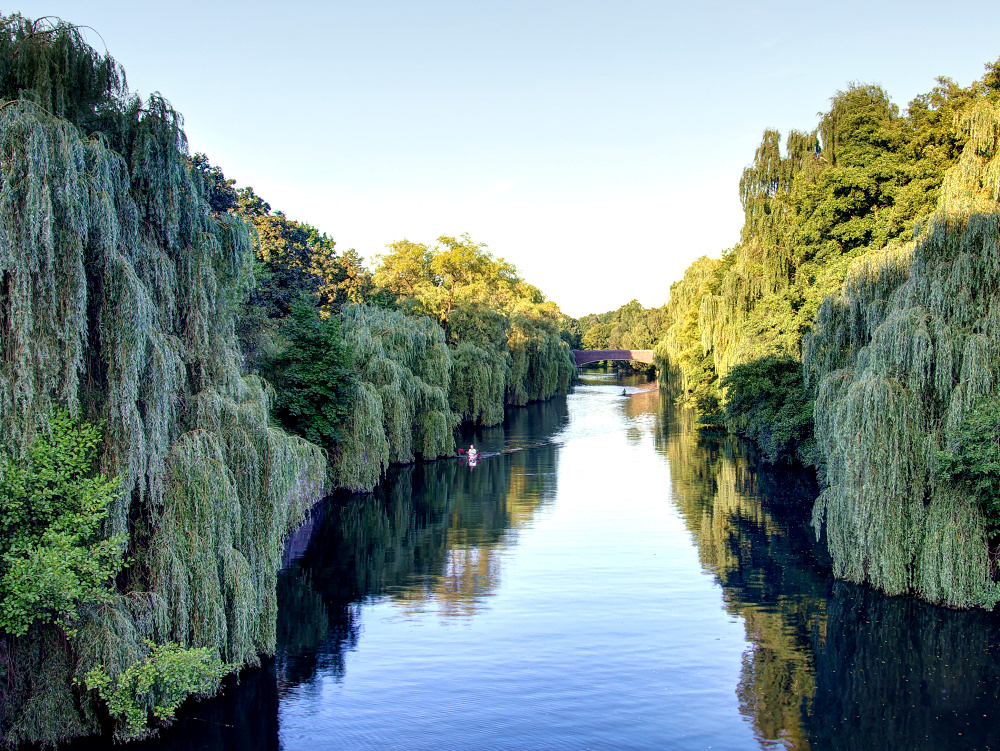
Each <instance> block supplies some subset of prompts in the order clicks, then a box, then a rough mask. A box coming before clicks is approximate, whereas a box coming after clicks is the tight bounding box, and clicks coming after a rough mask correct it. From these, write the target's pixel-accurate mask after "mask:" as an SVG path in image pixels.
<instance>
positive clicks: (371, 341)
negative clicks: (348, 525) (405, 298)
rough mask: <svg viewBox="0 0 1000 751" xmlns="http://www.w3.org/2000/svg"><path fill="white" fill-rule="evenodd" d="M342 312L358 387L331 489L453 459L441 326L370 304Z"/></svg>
mask: <svg viewBox="0 0 1000 751" xmlns="http://www.w3.org/2000/svg"><path fill="white" fill-rule="evenodd" d="M341 314H342V317H343V324H342V326H343V332H344V340H345V342H346V343H347V344H348V346H350V347H351V350H352V352H353V353H354V355H353V356H354V365H355V370H357V371H358V373H359V375H358V380H359V387H358V395H357V398H356V400H355V403H354V406H353V409H352V412H351V415H350V416H349V417H348V419H347V426H346V428H345V430H344V438H343V440H342V441H341V442H340V445H339V448H338V452H337V456H336V457H335V460H334V479H335V482H336V484H337V485H338V486H339V487H343V488H348V489H350V490H356V491H360V490H371V489H372V488H374V487H375V485H376V483H378V481H379V480H380V479H381V477H382V475H383V473H384V472H385V468H386V467H387V466H388V465H389V464H390V463H403V464H405V463H409V462H412V461H413V460H414V459H416V458H418V457H419V458H423V459H436V458H437V457H439V456H445V455H448V454H452V453H454V451H455V439H454V437H453V436H452V429H453V428H454V426H455V424H456V423H457V419H456V416H455V415H454V413H453V412H452V410H451V407H450V405H449V402H448V391H449V388H450V387H451V367H452V363H451V354H450V353H449V351H448V346H447V344H445V339H444V331H443V330H442V329H441V327H440V326H439V325H438V324H437V323H435V322H434V321H432V320H431V319H430V318H428V317H426V316H407V315H405V314H403V313H401V312H399V311H393V310H386V309H384V308H378V307H374V306H371V305H347V306H344V308H343V309H342V311H341Z"/></svg>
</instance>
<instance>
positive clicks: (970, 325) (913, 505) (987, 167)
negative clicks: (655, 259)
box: [656, 61, 1000, 607]
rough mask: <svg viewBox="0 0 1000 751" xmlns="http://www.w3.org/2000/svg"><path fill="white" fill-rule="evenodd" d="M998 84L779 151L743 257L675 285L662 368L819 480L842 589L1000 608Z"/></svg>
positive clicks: (848, 120)
mask: <svg viewBox="0 0 1000 751" xmlns="http://www.w3.org/2000/svg"><path fill="white" fill-rule="evenodd" d="M998 71H1000V61H998V62H997V63H993V64H991V65H988V66H987V75H986V77H985V78H984V79H983V80H982V81H980V82H976V83H974V84H972V85H971V86H969V87H967V88H962V87H959V86H958V85H957V84H955V83H954V82H953V81H950V80H949V79H945V78H942V79H939V80H938V85H937V86H936V87H935V88H934V89H933V90H932V91H931V92H930V93H928V94H926V95H924V96H920V97H917V98H916V99H915V100H914V101H913V102H911V103H910V105H909V108H908V109H907V111H906V112H905V113H900V112H899V110H898V109H897V108H896V107H895V105H893V104H892V103H891V101H890V100H889V98H888V96H887V95H886V94H885V92H884V91H882V90H881V89H880V88H878V87H875V86H866V85H853V86H851V87H850V88H849V89H848V90H847V91H844V92H840V93H838V94H837V96H836V97H834V99H833V100H832V101H831V107H830V110H829V111H828V112H826V113H824V114H823V115H821V118H820V122H819V124H818V126H817V128H816V130H815V131H813V132H810V133H801V132H795V131H793V132H792V133H790V134H789V135H788V137H787V139H786V140H785V147H784V149H781V148H780V138H779V135H778V133H777V132H775V131H767V132H766V133H765V134H764V138H763V140H762V142H761V145H760V147H759V148H758V149H757V152H756V154H755V157H754V161H753V163H752V164H751V165H750V166H749V167H747V169H746V170H745V171H744V174H743V179H742V181H741V183H740V197H741V200H742V203H743V208H744V213H745V222H744V226H743V231H742V235H741V238H740V243H739V244H738V245H737V246H736V247H734V248H733V249H731V250H729V251H726V252H725V253H724V254H723V256H722V258H721V259H718V260H713V259H699V260H698V261H697V262H695V263H694V264H693V265H692V266H691V267H690V268H689V269H688V272H687V273H686V274H685V277H684V279H683V280H681V281H680V282H677V283H675V285H674V286H673V287H672V288H671V299H670V302H669V303H668V305H667V317H668V329H667V333H666V336H664V338H663V339H662V340H661V341H660V343H659V344H658V345H657V348H656V352H657V361H658V366H659V368H660V373H661V379H662V381H663V383H664V385H665V386H666V387H667V388H669V389H671V390H672V391H673V392H674V393H675V394H676V395H677V396H678V398H680V399H682V400H685V401H689V402H693V403H695V404H696V405H697V406H698V407H699V408H700V409H701V410H702V411H703V412H710V411H713V410H714V409H715V408H716V405H717V403H718V402H719V400H721V401H722V403H723V404H724V406H725V414H726V416H727V423H728V425H729V427H730V428H731V429H733V430H735V431H737V432H739V433H742V434H744V435H747V436H749V437H752V438H754V439H755V440H757V441H758V443H759V445H760V446H761V448H762V449H763V451H764V454H765V457H766V458H768V459H776V458H779V457H781V456H782V455H784V456H789V455H791V454H795V455H796V456H797V458H798V459H799V460H801V461H807V462H813V463H815V464H816V465H817V468H818V470H819V472H820V476H821V477H822V478H823V479H824V480H825V483H826V487H825V489H824V491H823V493H822V494H821V496H820V498H819V500H818V502H817V504H816V507H815V509H814V522H815V525H816V528H817V531H820V530H821V529H822V530H825V533H826V538H827V541H828V544H829V548H830V551H831V554H832V556H833V565H834V571H835V573H836V574H837V575H838V576H841V577H843V578H847V579H850V580H853V581H858V582H868V583H871V584H873V585H875V586H877V587H879V588H881V589H883V590H885V591H887V592H890V593H907V592H911V593H915V594H918V595H919V596H921V597H923V598H925V599H927V600H930V601H933V602H939V603H944V604H948V605H952V606H959V607H968V606H972V605H976V604H983V605H990V604H992V603H993V602H995V601H996V599H997V596H998V590H997V586H996V584H995V583H994V582H993V581H992V575H991V570H990V564H989V559H990V555H991V554H990V549H989V540H988V537H989V535H990V534H991V531H990V530H991V529H992V527H991V524H992V522H991V521H990V519H989V516H985V517H984V513H983V510H984V509H986V510H987V511H989V505H988V503H984V502H983V498H982V495H983V494H984V493H985V492H986V491H985V486H980V485H979V484H978V483H985V485H988V484H989V477H990V475H989V470H988V461H987V459H986V457H985V456H976V457H973V456H972V455H971V454H970V453H969V451H968V446H969V443H968V439H969V436H970V435H971V433H970V431H973V432H974V430H973V428H972V424H971V423H969V422H968V421H967V416H968V415H969V414H970V413H971V411H972V410H973V408H974V405H976V404H979V403H980V400H983V399H987V400H988V399H993V398H995V393H996V386H995V384H996V382H997V378H998V376H1000V355H998V353H997V349H996V342H995V337H994V336H992V334H990V333H988V332H993V331H995V330H996V325H997V323H996V321H995V320H994V319H995V316H996V313H995V311H996V310H997V305H996V304H995V301H996V300H997V299H998V296H1000V282H998V281H997V279H996V276H997V275H996V269H997V268H1000V264H998V262H997V261H996V252H997V251H996V249H997V247H998V244H1000V239H998V235H997V223H998V208H1000V203H998V200H1000V190H998V187H997V186H1000V177H998V175H1000V172H998V170H1000V166H998V165H1000V158H998V156H997V155H998V151H1000V149H998V142H997V133H998V132H1000V125H998V123H1000V116H998V110H997V101H998V99H1000V90H998V87H997V81H998V80H1000V79H998ZM800 358H801V359H802V371H801V377H800V376H799V375H798V374H796V372H795V371H796V362H797V361H798V360H799V359H800ZM813 399H815V404H814V405H813V404H811V400H813ZM810 413H811V414H812V415H813V416H814V418H815V424H814V426H813V428H812V429H810V426H809V422H810ZM959 426H962V427H959ZM810 435H814V436H815V439H816V449H815V451H814V450H813V449H812V447H811V445H810V439H809V436H810ZM961 446H964V447H965V448H964V449H960V447H961ZM956 452H958V453H956ZM941 457H944V458H943V459H942V458H941Z"/></svg>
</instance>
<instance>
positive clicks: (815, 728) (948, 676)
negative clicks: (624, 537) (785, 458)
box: [658, 405, 1000, 751]
mask: <svg viewBox="0 0 1000 751" xmlns="http://www.w3.org/2000/svg"><path fill="white" fill-rule="evenodd" d="M661 413H662V420H661V422H660V425H661V431H660V434H659V436H658V448H659V450H660V451H662V452H664V453H665V454H666V455H667V456H668V458H669V460H670V469H671V481H672V484H673V491H674V496H675V498H676V503H677V506H678V509H679V510H680V512H681V515H682V516H683V518H684V520H685V523H686V525H687V527H688V529H689V530H690V531H691V533H692V535H693V536H694V538H695V540H696V542H697V544H698V549H699V555H700V557H701V561H702V564H703V566H704V567H705V568H706V569H708V570H711V571H712V572H713V573H714V574H715V576H716V577H717V579H718V581H719V582H720V584H721V585H722V588H723V596H724V600H725V607H726V609H727V611H728V612H729V613H731V614H732V615H734V616H739V617H740V618H741V619H742V620H743V622H744V625H745V629H746V635H747V642H748V647H747V650H746V652H745V653H744V656H743V665H742V671H741V680H740V683H739V687H738V689H737V693H738V696H739V701H740V710H741V712H742V713H743V714H744V716H746V717H747V718H748V720H749V721H750V722H751V724H752V726H753V728H754V732H755V735H756V737H757V739H758V742H759V744H760V745H761V747H762V748H773V747H784V748H787V749H810V748H817V749H844V750H845V751H846V750H848V749H850V750H852V751H853V750H854V749H857V750H858V751H861V750H862V749H873V748H878V749H890V748H899V749H940V748H949V749H956V748H961V749H991V748H1000V742H998V738H1000V733H998V732H997V729H996V728H997V720H998V719H1000V660H998V657H1000V621H998V619H997V617H996V616H994V615H993V614H989V613H984V612H955V611H949V610H944V609H942V608H937V607H933V606H930V605H926V604H924V603H922V602H918V601H916V600H913V599H912V598H908V597H886V596H884V595H881V594H879V593H878V592H875V591H873V590H871V589H868V588H866V587H860V586H856V585H853V584H848V583H844V582H834V581H832V580H831V579H830V577H829V563H828V558H827V555H826V551H825V547H824V545H823V543H822V542H817V541H816V539H815V536H814V535H813V532H812V528H811V526H810V523H809V522H810V515H811V507H812V500H813V499H814V498H815V494H816V489H815V486H814V484H813V481H812V478H811V476H810V475H808V474H806V473H804V472H802V471H799V470H794V469H791V468H783V467H768V466H764V465H761V464H760V463H758V462H757V461H755V458H754V456H753V452H752V450H750V449H748V447H746V446H741V445H737V444H736V443H734V442H733V441H732V440H731V439H728V438H726V439H712V438H706V437H703V436H700V435H699V433H698V431H697V430H696V429H695V425H694V424H693V417H692V415H691V414H690V413H689V412H685V411H683V410H674V409H673V408H671V407H669V406H668V405H663V406H661Z"/></svg>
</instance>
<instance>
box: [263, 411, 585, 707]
mask: <svg viewBox="0 0 1000 751" xmlns="http://www.w3.org/2000/svg"><path fill="white" fill-rule="evenodd" d="M565 419H566V404H565V400H553V401H550V402H545V403H542V404H537V405H529V406H528V407H527V408H523V409H518V410H512V411H511V413H510V414H509V415H508V421H507V423H506V424H505V426H504V427H502V428H493V429H488V430H480V431H476V432H475V433H474V434H473V435H472V437H471V440H473V441H475V443H476V445H477V446H478V447H479V448H480V451H481V452H483V453H484V454H485V455H486V458H484V459H483V460H482V461H480V462H479V464H478V465H477V466H476V467H475V468H474V469H471V468H470V467H468V466H467V465H465V464H464V463H460V462H458V461H437V462H428V463H417V464H412V465H409V466H404V467H396V468H393V469H392V470H391V471H390V472H389V475H388V477H387V478H386V480H385V481H384V482H383V483H381V484H380V485H379V487H378V488H377V489H376V491H375V492H374V493H369V494H359V495H342V496H337V497H334V498H332V499H330V500H328V501H327V503H326V504H325V505H324V506H323V507H322V509H321V510H320V511H319V512H318V514H319V516H318V517H317V519H316V521H315V523H314V525H313V529H312V530H311V538H312V539H311V542H310V544H309V546H308V548H307V549H306V550H305V552H304V553H303V554H302V555H301V557H299V558H298V559H297V560H295V561H293V562H292V563H291V564H289V565H288V566H287V567H286V568H285V569H284V570H283V571H282V573H281V575H280V576H279V580H278V596H279V609H280V612H281V617H280V619H279V623H278V660H277V662H278V677H279V682H280V683H281V684H282V686H283V687H285V688H287V687H288V686H292V685H296V684H301V683H305V682H308V681H310V680H311V679H312V678H313V677H314V676H315V675H316V674H317V673H320V672H321V673H325V674H330V675H334V676H340V675H342V674H343V667H344V665H343V659H344V653H345V651H346V650H350V649H351V648H352V647H354V646H355V644H356V643H357V628H358V627H357V622H358V619H357V615H358V607H359V604H360V603H364V602H368V601H371V600H373V599H388V600H390V601H391V602H393V603H396V604H397V605H398V607H399V609H400V612H401V614H403V615H404V616H405V615H407V614H411V615H412V614H417V613H426V612H436V613H437V614H439V615H440V617H442V618H456V617H458V618H462V617H471V616H472V615H474V614H475V613H476V612H477V611H479V610H480V609H481V608H482V607H483V606H484V604H485V603H486V602H487V600H488V598H489V597H490V596H491V594H492V592H493V591H494V590H495V589H496V587H497V585H498V583H499V580H500V576H501V571H500V555H499V553H500V552H501V551H502V550H503V549H504V548H505V547H506V546H508V545H510V544H512V542H513V535H516V532H517V530H518V529H519V528H520V527H522V526H524V525H525V524H527V523H528V522H529V521H530V520H531V518H532V516H533V515H534V513H535V512H536V510H537V509H538V508H539V507H540V506H541V505H542V504H543V503H546V502H547V501H549V500H551V499H553V498H554V496H555V474H554V472H553V467H554V466H555V463H556V451H557V450H558V447H557V446H556V445H554V444H552V443H550V442H547V440H548V439H549V438H550V437H551V436H552V435H554V434H555V433H556V432H557V430H558V429H559V428H560V427H561V426H562V424H564V422H565ZM526 449H527V450H526Z"/></svg>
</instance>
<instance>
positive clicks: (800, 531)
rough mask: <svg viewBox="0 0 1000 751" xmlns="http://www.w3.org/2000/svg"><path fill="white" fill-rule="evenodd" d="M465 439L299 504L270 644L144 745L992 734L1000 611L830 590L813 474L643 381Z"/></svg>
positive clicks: (745, 741) (997, 711)
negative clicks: (264, 659) (274, 644)
mask: <svg viewBox="0 0 1000 751" xmlns="http://www.w3.org/2000/svg"><path fill="white" fill-rule="evenodd" d="M623 390H624V391H626V393H625V394H623V393H622V392H623ZM465 442H466V444H468V443H469V442H475V444H476V446H477V448H478V449H479V450H480V451H481V452H482V453H483V455H484V456H483V458H482V459H481V460H480V461H479V462H478V464H477V465H476V466H474V467H470V466H468V464H466V463H465V462H464V461H460V460H446V461H438V462H430V463H426V464H417V465H413V466H409V467H401V468H396V469H394V470H393V471H392V472H391V474H390V476H389V477H388V478H387V479H386V481H385V482H384V483H383V484H382V486H381V487H380V488H379V489H378V491H377V492H376V493H373V494H368V495H355V496H338V497H335V498H331V499H329V500H328V501H327V502H325V503H324V504H323V505H322V506H321V507H319V508H318V509H317V512H316V515H315V516H314V518H313V519H312V521H311V522H310V524H309V525H307V527H305V528H303V530H301V531H300V532H299V534H297V535H296V536H295V537H294V538H293V539H292V540H291V541H290V543H289V547H288V550H287V551H286V556H285V557H286V565H285V567H284V569H283V571H282V572H281V575H280V579H279V585H278V586H279V600H280V611H279V614H278V654H277V656H276V658H275V659H274V660H272V661H269V662H268V663H267V664H265V665H264V666H263V667H262V668H260V669H255V670H248V671H245V672H244V673H243V675H242V676H241V677H240V680H239V682H238V683H236V682H230V683H229V684H227V688H226V692H225V695H224V696H223V697H221V698H219V699H215V700H212V701H206V702H202V703H199V704H194V705H190V706H188V707H187V708H186V709H185V711H184V713H183V716H182V718H181V719H180V720H179V721H178V722H177V723H176V724H175V725H174V726H173V727H172V728H169V729H168V730H166V731H165V732H163V733H162V736H161V738H160V739H158V740H156V741H154V742H152V743H149V744H144V745H143V748H148V749H154V748H155V749H168V748H169V749H180V748H184V749H211V750H212V751H221V750H222V749H248V750H250V751H257V750H260V751H264V750H265V749H266V750H268V751H271V750H273V749H283V750H284V751H313V750H315V751H319V750H320V749H323V750H324V751H326V750H336V751H353V750H358V751H360V750H362V749H366V750H367V749H378V750H381V749H401V750H402V749H407V750H409V749H427V750H428V751H429V750H431V749H433V750H434V751H446V750H455V751H459V750H462V751H466V750H468V751H472V750H479V749H497V750H500V749H518V750H521V749H553V750H555V749H734V750H735V749H758V748H764V749H770V748H775V749H781V748H785V749H859V750H860V749H865V750H868V749H943V748H947V749H980V750H988V749H1000V620H998V619H997V618H996V617H994V616H991V615H989V614H985V613H979V612H973V613H968V612H966V613H956V612H950V611H946V610H942V609H938V608H934V607H930V606H926V605H923V604H920V603H918V602H915V601H913V600H910V599H908V598H887V597H883V596H881V595H878V594H876V593H874V592H872V591H870V590H868V589H866V588H863V587H857V586H852V585H848V584H844V583H840V582H834V581H833V580H831V579H830V577H829V573H828V563H827V560H826V557H825V554H824V551H823V547H822V544H817V543H816V541H815V539H814V536H813V534H812V530H811V528H810V527H809V526H808V519H809V512H810V508H811V504H812V499H813V498H814V497H815V493H816V489H815V486H814V484H813V482H812V480H811V478H810V477H809V476H808V475H806V474H804V473H798V472H794V471H791V470H788V469H778V470H774V469H767V468H764V467H762V466H760V465H759V464H758V463H757V462H755V460H754V457H753V455H752V452H750V451H749V450H748V449H746V448H743V447H740V446H738V445H734V443H733V442H732V441H730V440H727V439H722V438H711V437H705V436H701V435H699V433H698V431H697V430H696V429H695V426H694V424H693V422H692V418H691V415H690V414H689V413H686V412H684V411H678V410H675V409H673V408H672V407H671V406H670V405H669V402H668V401H667V400H666V399H665V398H664V397H662V396H661V394H660V392H659V391H658V389H657V388H656V385H655V384H653V383H643V382H641V381H639V380H625V381H622V380H619V379H618V378H617V377H616V376H614V375H613V374H598V375H590V376H586V377H585V378H584V380H583V383H582V384H580V385H578V386H577V387H576V388H575V389H574V391H573V392H572V393H571V394H570V395H569V396H568V397H566V398H564V399H554V400H551V401H548V402H545V403H541V404H535V405H531V406H529V407H526V408H521V409H514V410H511V411H510V412H509V414H508V419H507V422H506V423H505V425H504V426H503V427H498V428H494V429H487V430H481V431H478V432H475V433H470V434H468V435H467V436H466V441H465Z"/></svg>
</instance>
